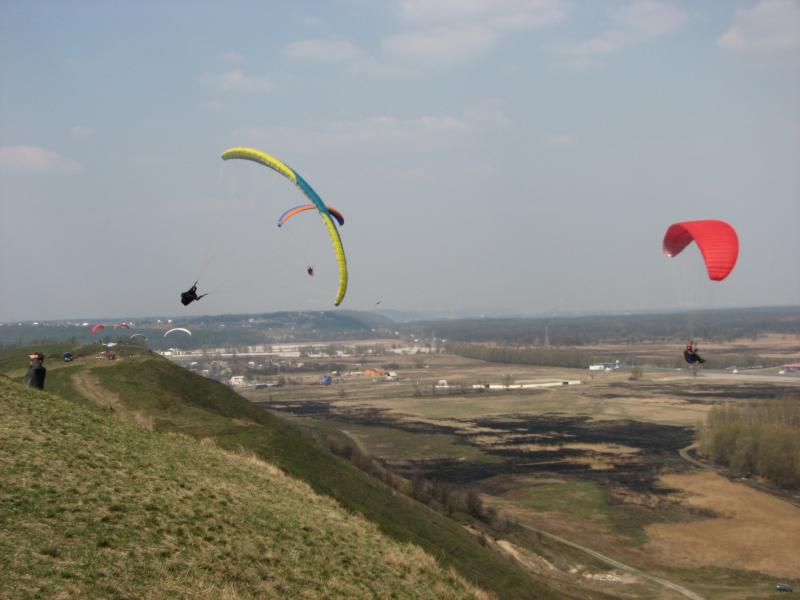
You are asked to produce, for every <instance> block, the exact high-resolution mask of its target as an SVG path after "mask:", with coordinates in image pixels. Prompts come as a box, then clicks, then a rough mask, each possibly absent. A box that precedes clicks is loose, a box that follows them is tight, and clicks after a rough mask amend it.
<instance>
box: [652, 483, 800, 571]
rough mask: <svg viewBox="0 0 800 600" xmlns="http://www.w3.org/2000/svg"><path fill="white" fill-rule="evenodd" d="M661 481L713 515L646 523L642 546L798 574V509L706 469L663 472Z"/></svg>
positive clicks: (673, 558) (664, 554)
mask: <svg viewBox="0 0 800 600" xmlns="http://www.w3.org/2000/svg"><path fill="white" fill-rule="evenodd" d="M661 484H662V485H664V486H665V487H668V488H671V489H675V490H678V493H679V495H680V497H681V499H680V501H681V502H682V503H684V504H686V505H688V506H692V507H695V508H699V509H703V510H708V511H712V512H713V513H715V516H714V517H712V518H709V519H703V520H701V521H695V522H691V523H654V524H652V525H648V526H647V529H646V531H647V537H648V543H647V550H648V552H652V553H653V556H654V558H655V559H657V560H660V561H663V562H665V563H666V562H674V563H676V564H679V565H681V566H684V567H692V566H698V565H699V566H712V567H721V568H728V569H744V570H752V571H759V572H762V573H769V574H771V575H775V576H777V577H789V578H793V579H800V551H798V548H800V543H799V542H800V508H798V507H797V506H795V505H793V504H790V503H789V502H786V501H785V500H781V499H778V498H775V497H772V496H770V495H768V494H765V493H763V492H760V491H757V490H754V489H753V488H750V487H748V486H746V485H743V484H741V483H736V482H734V481H729V480H728V479H726V478H724V477H722V476H720V475H718V474H716V473H712V472H704V473H692V474H682V475H666V476H664V477H663V478H662V479H661Z"/></svg>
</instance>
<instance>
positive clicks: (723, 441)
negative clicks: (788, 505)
mask: <svg viewBox="0 0 800 600" xmlns="http://www.w3.org/2000/svg"><path fill="white" fill-rule="evenodd" d="M699 439H700V453H701V455H702V456H704V457H706V458H708V459H709V460H711V461H712V462H714V463H717V464H720V465H724V466H726V467H728V468H730V469H731V470H732V471H733V472H734V473H735V474H736V475H738V476H742V477H750V476H758V477H763V478H764V479H766V480H768V481H770V482H772V483H774V484H775V485H778V486H780V487H782V488H785V489H798V488H800V397H794V398H783V399H779V400H772V401H768V402H752V403H748V404H745V405H735V404H724V405H719V406H715V407H714V408H712V409H711V412H710V413H709V414H708V418H707V420H706V423H705V424H703V425H701V426H700V430H699Z"/></svg>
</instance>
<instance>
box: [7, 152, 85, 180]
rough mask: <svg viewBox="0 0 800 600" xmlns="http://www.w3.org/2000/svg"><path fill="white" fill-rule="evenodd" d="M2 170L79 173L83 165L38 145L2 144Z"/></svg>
mask: <svg viewBox="0 0 800 600" xmlns="http://www.w3.org/2000/svg"><path fill="white" fill-rule="evenodd" d="M0 170H3V171H10V172H18V173H77V172H78V171H80V170H81V165H80V164H78V163H77V162H75V161H74V160H72V159H70V158H65V157H63V156H61V155H60V154H58V153H57V152H51V151H50V150H45V149H44V148H39V147H38V146H0Z"/></svg>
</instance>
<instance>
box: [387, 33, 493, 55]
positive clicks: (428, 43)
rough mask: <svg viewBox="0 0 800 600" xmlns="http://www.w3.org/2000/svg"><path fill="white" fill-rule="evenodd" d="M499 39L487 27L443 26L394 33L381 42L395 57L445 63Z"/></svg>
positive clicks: (485, 46)
mask: <svg viewBox="0 0 800 600" xmlns="http://www.w3.org/2000/svg"><path fill="white" fill-rule="evenodd" d="M496 38H497V34H496V33H495V32H494V31H493V30H492V29H490V28H486V27H472V26H470V27H462V28H453V27H442V28H437V29H427V30H424V31H411V32H407V33H399V34H395V35H390V36H388V37H387V38H385V39H384V40H383V42H382V44H381V45H382V48H383V50H384V51H385V52H387V53H389V54H392V55H395V56H405V57H409V58H413V59H420V60H425V61H432V62H435V63H437V64H443V63H450V62H454V61H457V60H461V59H464V58H466V57H468V56H470V55H472V54H474V53H477V52H480V51H481V50H484V49H486V48H488V47H489V46H491V45H492V44H494V41H495V39H496Z"/></svg>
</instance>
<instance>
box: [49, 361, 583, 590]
mask: <svg viewBox="0 0 800 600" xmlns="http://www.w3.org/2000/svg"><path fill="white" fill-rule="evenodd" d="M51 376H52V380H51ZM47 387H48V389H57V390H58V392H59V393H60V394H62V395H63V396H64V397H67V398H70V399H72V400H73V401H78V402H84V403H86V404H93V405H95V406H100V407H102V408H103V410H104V411H107V412H109V413H111V414H115V415H119V416H122V417H124V418H125V419H133V420H136V421H138V422H139V423H143V424H145V425H147V426H149V427H152V428H153V429H154V430H155V431H156V432H162V433H164V432H174V433H181V434H185V435H188V436H191V437H193V438H196V439H200V440H202V439H205V438H209V439H211V440H213V441H214V443H215V444H216V445H218V446H220V447H221V448H224V449H227V450H231V451H240V450H242V449H245V450H246V451H248V452H252V453H254V454H255V455H257V456H258V457H259V458H261V459H263V460H265V461H267V462H269V463H272V464H275V465H277V466H278V467H279V468H280V469H282V470H283V471H284V472H286V473H287V474H289V475H291V476H292V477H295V478H298V479H301V480H303V481H305V482H306V483H308V484H309V485H310V486H311V487H312V488H313V490H314V491H315V492H316V493H317V494H322V495H326V496H330V497H332V498H334V499H335V500H336V501H338V502H339V503H340V504H341V505H342V506H343V507H345V508H346V509H347V510H349V511H353V512H356V513H359V514H361V515H363V516H365V517H366V518H367V519H368V520H369V521H371V522H373V523H374V524H376V525H377V526H378V527H379V529H380V530H381V531H382V532H383V533H385V534H388V535H389V536H390V537H392V538H393V539H394V540H396V541H397V542H400V543H411V544H414V545H416V546H419V547H421V548H422V549H423V550H424V551H425V552H427V553H428V554H429V555H432V556H434V557H435V558H437V559H438V560H439V562H440V564H442V565H443V566H445V567H446V568H448V567H453V568H455V569H456V570H457V571H458V572H459V573H460V574H461V575H462V576H465V577H466V578H468V580H469V581H470V582H472V583H474V584H475V585H477V586H480V587H481V588H483V589H486V590H489V591H491V592H493V593H495V594H497V595H498V596H499V597H502V598H509V599H513V598H556V597H558V598H562V597H570V596H571V595H572V594H569V593H568V592H567V591H566V590H563V589H562V590H559V592H558V593H556V592H554V591H553V590H552V589H551V588H550V587H548V586H547V585H546V584H544V583H543V582H542V581H540V580H538V579H535V578H534V577H533V576H531V575H530V574H529V573H527V572H525V571H524V570H523V569H522V568H521V567H520V566H518V565H516V564H514V563H513V562H511V561H510V560H508V559H507V558H506V557H503V556H500V555H499V554H497V553H496V552H495V551H493V550H492V549H490V548H488V547H486V546H483V545H481V544H480V543H479V541H478V540H477V539H476V538H475V537H474V536H473V535H472V534H470V533H469V532H468V531H466V530H465V529H464V528H463V527H462V526H461V525H459V524H458V523H456V522H454V521H453V520H451V519H448V518H447V517H445V516H444V515H441V514H439V513H436V512H434V511H432V510H430V509H429V508H427V507H425V506H423V505H421V504H419V503H417V502H415V501H413V500H411V499H409V498H407V497H405V496H402V495H400V494H397V493H396V492H394V491H393V490H392V489H391V488H389V487H388V486H386V485H384V484H383V483H382V482H380V481H378V480H376V479H374V478H372V477H370V476H368V475H367V474H365V473H363V472H362V471H360V470H358V469H357V468H355V467H354V466H353V465H352V464H350V463H349V462H348V461H346V460H344V459H342V458H340V457H338V456H336V455H334V454H332V453H331V452H330V451H329V450H328V449H327V448H325V447H324V446H323V445H321V444H319V443H317V442H316V441H315V440H314V439H313V438H311V437H310V436H309V435H307V434H305V433H304V432H303V431H302V430H300V429H299V428H298V427H296V426H295V425H293V424H291V423H288V422H286V421H284V420H281V419H279V418H277V417H275V416H273V415H270V414H269V413H267V412H265V411H263V410H261V409H260V408H258V407H256V406H255V405H253V404H251V403H250V402H248V401H247V400H245V399H244V398H242V397H241V396H239V395H238V394H236V393H234V392H232V391H231V390H230V389H228V388H227V387H225V386H223V385H221V384H219V383H217V382H214V381H211V380H208V379H204V378H202V377H199V376H197V375H194V374H192V373H190V372H188V371H186V370H184V369H182V368H180V367H178V366H176V365H174V364H172V363H170V362H169V361H166V360H163V359H161V358H159V357H156V356H153V355H148V354H146V353H144V354H141V355H139V356H130V357H127V358H125V359H123V360H120V361H117V362H116V363H114V364H112V363H108V362H107V361H97V360H94V359H93V358H91V357H89V358H85V359H80V360H77V361H75V362H74V363H70V364H69V365H68V366H66V367H64V368H59V369H53V370H52V371H48V380H47Z"/></svg>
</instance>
